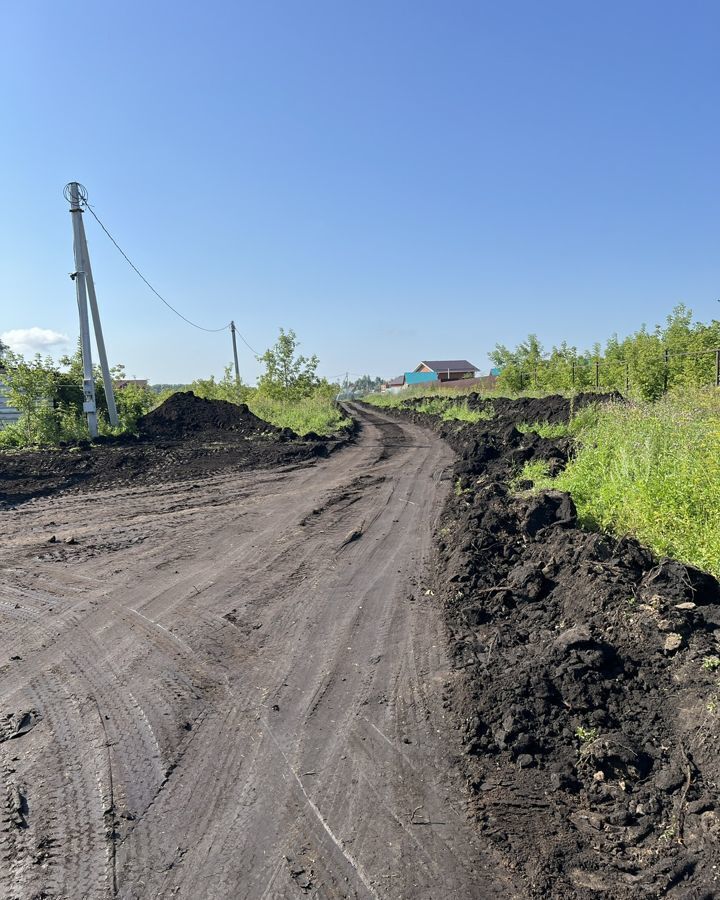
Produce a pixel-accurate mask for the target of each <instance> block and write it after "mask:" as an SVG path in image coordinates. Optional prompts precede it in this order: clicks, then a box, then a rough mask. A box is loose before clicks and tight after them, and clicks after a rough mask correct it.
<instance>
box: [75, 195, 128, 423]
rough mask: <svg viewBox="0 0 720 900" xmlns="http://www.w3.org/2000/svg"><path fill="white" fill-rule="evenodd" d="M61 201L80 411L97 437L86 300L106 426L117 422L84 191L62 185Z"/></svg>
mask: <svg viewBox="0 0 720 900" xmlns="http://www.w3.org/2000/svg"><path fill="white" fill-rule="evenodd" d="M64 194H65V199H66V200H67V201H68V202H69V203H70V215H71V216H72V225H73V252H74V254H75V272H74V274H73V275H72V276H71V277H72V278H73V280H74V281H75V292H76V295H77V304H78V313H79V316H80V343H81V345H82V360H83V395H84V402H83V412H85V414H86V415H87V422H88V431H89V432H90V437H97V433H98V423H97V405H96V403H95V382H94V381H93V370H92V352H91V348H90V322H89V320H88V299H89V300H90V311H91V313H92V319H93V326H94V329H95V343H96V344H97V349H98V356H99V357H100V368H101V370H102V376H103V384H104V385H105V399H106V400H107V407H108V418H109V419H110V424H111V425H113V426H116V425H118V424H119V422H118V414H117V408H116V406H115V394H114V392H113V384H112V378H111V377H110V368H109V366H108V361H107V353H106V352H105V341H104V339H103V333H102V325H101V324H100V311H99V309H98V304H97V296H96V294H95V282H94V281H93V277H92V269H91V267H90V254H89V253H88V247H87V240H86V238H85V226H84V225H83V220H82V212H83V211H82V207H81V205H80V204H81V202H86V201H87V191H86V190H85V188H84V187H83V186H82V185H81V184H78V182H77V181H71V182H70V183H69V184H66V185H65V191H64Z"/></svg>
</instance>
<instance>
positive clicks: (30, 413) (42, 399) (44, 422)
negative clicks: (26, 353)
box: [0, 348, 155, 447]
mask: <svg viewBox="0 0 720 900" xmlns="http://www.w3.org/2000/svg"><path fill="white" fill-rule="evenodd" d="M3 367H4V372H3V381H4V383H5V385H6V390H7V395H8V400H9V403H10V405H11V406H14V407H15V408H16V409H17V410H18V411H19V413H20V419H19V420H18V422H16V423H15V424H13V425H8V426H6V427H5V428H3V429H2V430H0V447H28V446H40V447H42V446H52V445H54V444H58V443H60V442H61V441H78V440H83V439H86V438H87V436H88V434H87V418H86V416H85V413H84V412H83V399H84V397H83V390H82V381H83V368H82V356H81V353H80V349H79V348H78V350H77V351H76V352H75V353H74V354H73V355H72V356H63V357H61V358H60V361H59V362H58V363H56V362H55V361H54V360H53V359H51V358H50V357H46V358H45V359H43V358H42V357H41V356H40V355H39V354H38V355H36V356H35V357H33V359H31V360H26V359H25V358H24V357H23V356H21V355H20V354H15V353H10V352H9V351H6V352H5V353H4V356H3ZM111 374H112V376H113V379H114V380H117V379H122V378H124V375H125V373H124V370H123V367H122V366H117V367H116V368H115V369H113V370H112V373H111ZM93 380H94V381H95V396H96V405H97V411H98V430H99V431H100V433H101V434H109V433H112V432H115V433H119V432H123V431H135V429H136V427H137V420H138V418H139V417H140V416H141V415H143V414H144V413H146V412H148V410H150V409H151V407H152V405H153V402H154V399H155V395H154V394H153V393H152V392H151V391H150V390H149V389H147V388H142V387H140V386H139V385H128V386H127V387H125V388H120V389H117V390H116V391H115V402H116V406H117V411H118V419H119V427H117V428H112V427H111V426H110V422H109V420H108V415H107V401H106V399H105V388H104V385H103V382H102V378H101V375H100V371H99V369H98V368H96V369H95V371H94V372H93Z"/></svg>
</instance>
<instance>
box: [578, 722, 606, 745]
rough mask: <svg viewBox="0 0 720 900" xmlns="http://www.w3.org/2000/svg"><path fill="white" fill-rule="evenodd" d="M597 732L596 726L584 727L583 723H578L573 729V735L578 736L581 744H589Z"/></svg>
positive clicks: (594, 738) (595, 738)
mask: <svg viewBox="0 0 720 900" xmlns="http://www.w3.org/2000/svg"><path fill="white" fill-rule="evenodd" d="M599 733H600V732H599V731H598V729H597V728H585V726H584V725H578V727H577V728H576V729H575V737H577V738H579V739H580V741H581V742H582V743H583V744H589V743H591V742H592V741H595V740H597V736H598V734H599Z"/></svg>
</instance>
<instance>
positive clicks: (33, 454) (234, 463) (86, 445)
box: [0, 391, 352, 507]
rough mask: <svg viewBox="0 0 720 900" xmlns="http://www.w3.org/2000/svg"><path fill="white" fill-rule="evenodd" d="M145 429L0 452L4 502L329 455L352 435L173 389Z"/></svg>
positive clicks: (0, 494)
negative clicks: (308, 428) (297, 428)
mask: <svg viewBox="0 0 720 900" xmlns="http://www.w3.org/2000/svg"><path fill="white" fill-rule="evenodd" d="M138 431H139V435H138V437H133V436H126V435H123V436H120V437H117V438H115V437H111V438H98V439H97V440H96V441H93V442H92V443H91V442H90V441H81V442H80V443H79V444H77V445H75V446H68V447H61V448H57V449H46V450H23V451H8V452H5V453H2V454H0V507H2V506H5V507H7V506H14V505H17V504H19V503H24V502H26V501H27V500H30V499H32V498H34V497H43V496H48V495H51V494H55V493H57V492H58V491H64V490H70V489H74V490H87V489H93V490H94V489H95V488H98V487H101V486H109V485H114V486H121V485H133V484H139V483H143V482H146V483H147V482H162V481H177V480H186V479H197V478H203V477H205V476H207V475H214V474H217V473H219V472H223V471H242V470H245V469H251V468H268V467H272V466H280V465H288V464H292V463H296V462H302V461H303V460H308V459H312V458H313V457H318V456H327V455H328V454H329V453H330V452H332V451H333V450H335V449H337V448H338V447H340V446H344V445H345V444H346V443H347V441H348V440H350V439H352V435H351V434H349V433H348V435H347V436H343V437H333V438H319V437H318V436H317V435H306V436H304V437H299V436H298V435H296V434H295V433H294V432H293V431H291V430H290V429H289V428H283V429H281V428H276V427H275V426H274V425H271V424H270V423H269V422H264V421H263V420H262V419H259V418H258V417H257V416H255V415H253V413H252V412H250V410H249V409H248V407H247V406H246V405H245V404H241V405H238V404H234V403H228V402H226V401H224V400H204V399H202V398H200V397H196V396H195V395H194V394H193V393H192V391H187V392H183V393H177V394H173V395H172V396H171V397H169V398H168V399H167V400H166V401H165V402H164V403H163V404H161V405H160V406H159V407H158V408H157V409H154V410H153V411H152V412H151V413H148V414H147V415H146V416H143V417H142V418H141V419H140V420H139V423H138Z"/></svg>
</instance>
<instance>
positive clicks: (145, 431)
mask: <svg viewBox="0 0 720 900" xmlns="http://www.w3.org/2000/svg"><path fill="white" fill-rule="evenodd" d="M138 431H139V433H140V437H141V438H143V439H150V440H179V439H182V438H192V437H194V436H197V435H202V436H203V437H209V436H210V435H212V434H213V433H214V432H219V433H221V434H222V435H223V436H224V437H226V436H228V434H232V435H233V436H235V437H242V438H247V437H253V438H256V437H259V436H260V435H266V436H268V437H270V436H272V437H280V438H285V439H292V438H295V437H297V435H296V434H294V433H293V432H292V431H290V430H289V429H280V428H276V427H275V426H274V425H271V424H270V423H269V422H264V421H263V420H262V419H259V418H258V417H257V416H256V415H255V414H254V413H252V412H250V410H249V408H248V407H247V406H246V404H244V403H240V404H238V403H229V402H228V401H227V400H205V399H203V398H202V397H196V396H195V394H194V393H193V392H192V391H182V392H179V393H177V394H172V395H171V396H170V397H168V399H167V400H166V401H165V402H164V403H162V404H161V405H160V406H158V407H157V409H154V410H153V411H152V412H149V413H148V414H147V415H146V416H142V417H141V418H140V419H139V421H138Z"/></svg>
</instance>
